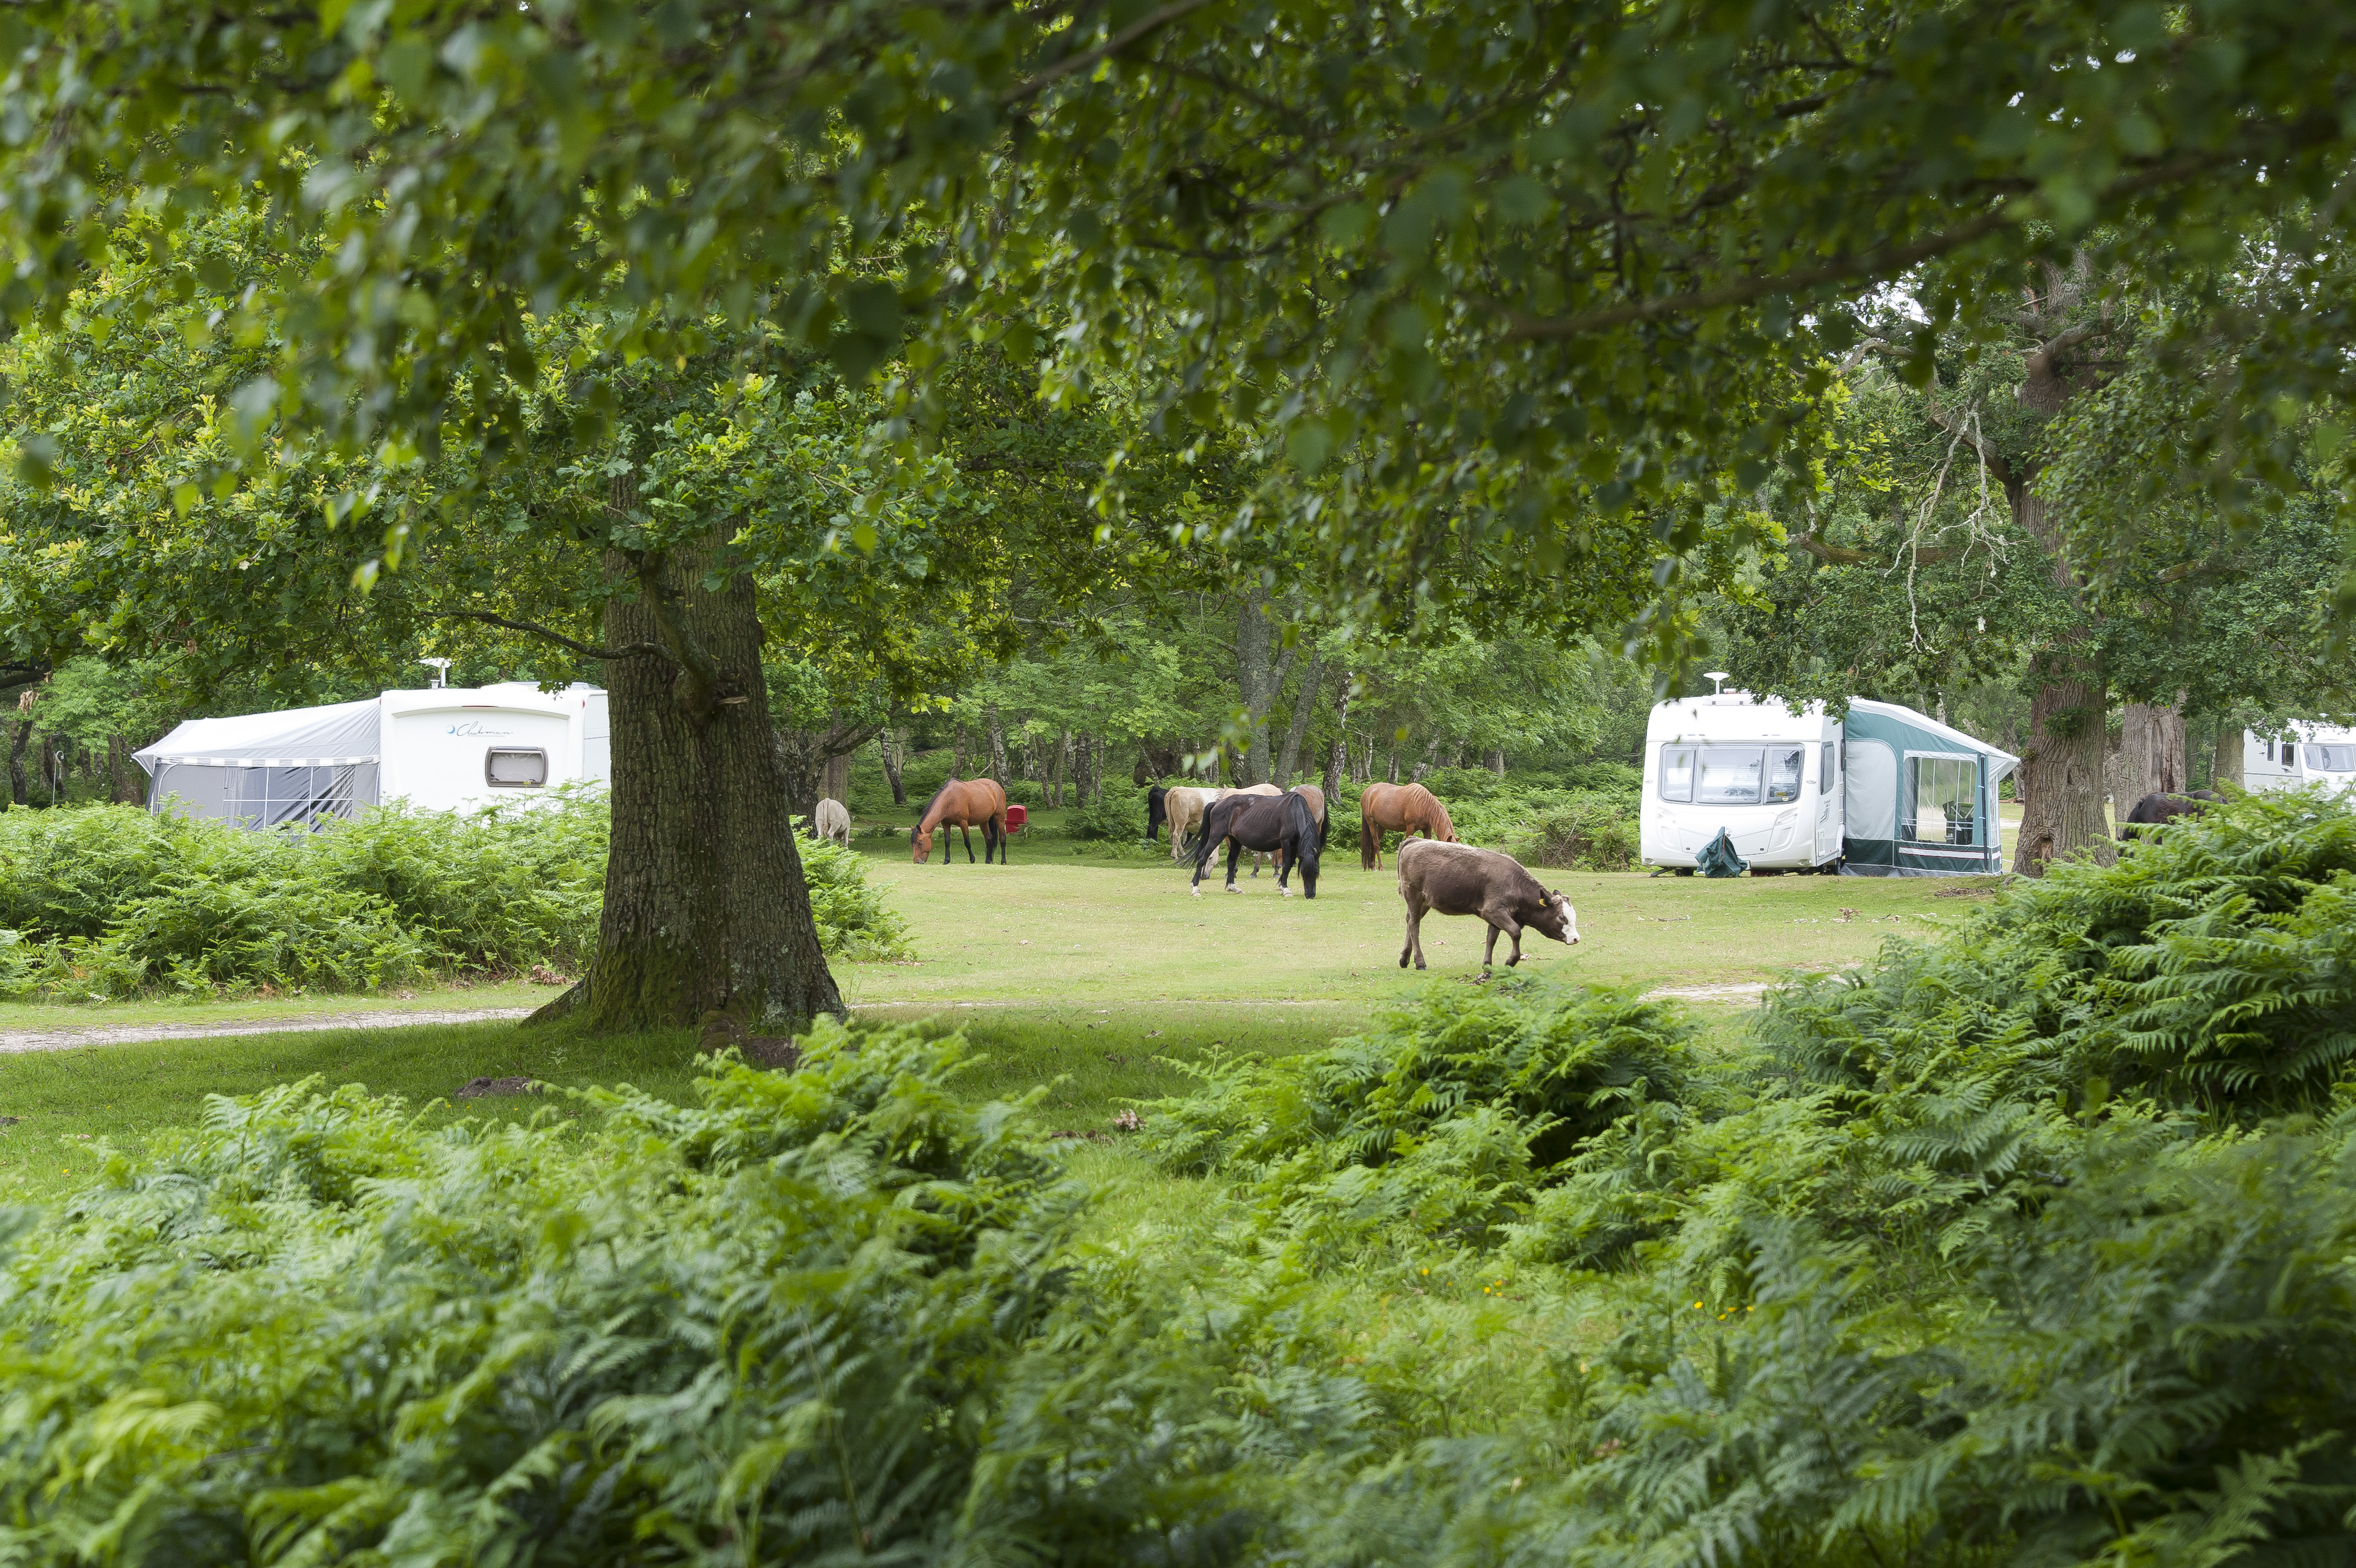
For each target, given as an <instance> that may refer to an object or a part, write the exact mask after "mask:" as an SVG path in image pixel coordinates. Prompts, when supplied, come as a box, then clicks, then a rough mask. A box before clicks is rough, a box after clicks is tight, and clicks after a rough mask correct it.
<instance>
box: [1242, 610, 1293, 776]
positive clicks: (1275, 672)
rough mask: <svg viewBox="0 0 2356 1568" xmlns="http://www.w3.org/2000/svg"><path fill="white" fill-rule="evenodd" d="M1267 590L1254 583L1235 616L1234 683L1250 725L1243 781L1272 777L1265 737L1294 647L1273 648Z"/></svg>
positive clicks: (1273, 630) (1272, 757) (1273, 629)
mask: <svg viewBox="0 0 2356 1568" xmlns="http://www.w3.org/2000/svg"><path fill="white" fill-rule="evenodd" d="M1268 606H1269V596H1268V590H1267V589H1265V588H1263V587H1261V586H1259V585H1258V584H1257V583H1255V584H1254V585H1252V587H1251V591H1250V592H1248V594H1246V595H1245V596H1244V600H1243V608H1242V609H1241V610H1240V611H1238V612H1237V618H1236V684H1237V687H1238V688H1239V689H1240V690H1241V692H1242V693H1243V699H1244V713H1245V715H1246V721H1247V723H1248V725H1249V726H1250V735H1251V745H1250V747H1249V749H1248V751H1247V752H1246V753H1245V756H1244V778H1245V782H1247V783H1250V784H1268V783H1272V782H1274V781H1275V776H1276V757H1275V755H1274V753H1275V747H1274V746H1273V745H1271V744H1270V741H1269V714H1272V713H1273V712H1275V710H1276V703H1277V699H1278V697H1279V696H1280V695H1281V694H1282V693H1283V691H1284V678H1285V676H1286V675H1287V674H1289V673H1290V671H1291V669H1292V659H1293V655H1294V654H1295V653H1296V652H1298V651H1299V650H1298V649H1297V648H1288V649H1285V650H1282V651H1281V652H1279V650H1278V649H1277V635H1276V622H1275V621H1274V620H1272V619H1270V618H1269V614H1268Z"/></svg>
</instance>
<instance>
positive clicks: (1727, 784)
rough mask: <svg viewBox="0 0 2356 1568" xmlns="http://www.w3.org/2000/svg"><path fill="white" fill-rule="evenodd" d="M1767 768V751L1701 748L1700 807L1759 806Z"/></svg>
mask: <svg viewBox="0 0 2356 1568" xmlns="http://www.w3.org/2000/svg"><path fill="white" fill-rule="evenodd" d="M1766 768H1767V748H1766V747H1764V746H1703V747H1702V748H1701V777H1700V778H1698V779H1696V780H1695V781H1694V803H1695V804H1696V805H1697V806H1755V805H1757V804H1758V803H1759V780H1760V776H1761V775H1762V774H1763V773H1764V772H1765V771H1766Z"/></svg>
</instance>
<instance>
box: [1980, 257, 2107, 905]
mask: <svg viewBox="0 0 2356 1568" xmlns="http://www.w3.org/2000/svg"><path fill="white" fill-rule="evenodd" d="M2054 275H2055V276H2056V277H2058V274H2054ZM2062 295H2063V291H2062V289H2061V286H2060V285H2059V284H2058V283H2056V284H2054V285H2053V286H2051V287H2050V288H2049V290H2048V293H2047V296H2046V298H2047V303H2046V305H2045V306H2040V316H2039V319H2040V321H2042V320H2043V314H2042V313H2043V312H2046V311H2050V310H2051V309H2053V308H2054V304H2053V302H2055V301H2057V300H2059V299H2061V297H2062ZM2060 328H2061V317H2060V316H2059V315H2055V316H2054V317H2053V319H2052V320H2051V323H2050V324H2047V325H2045V326H2043V327H2041V328H2040V332H2041V333H2042V332H2050V333H2051V334H2053V335H2052V336H2051V338H2049V339H2048V341H2046V342H2045V343H2043V344H2041V345H2040V347H2039V348H2038V349H2035V350H2034V351H2033V352H2031V353H2030V354H2029V356H2028V360H2027V361H2026V366H2025V370H2026V373H2025V374H2024V376H2023V377H2022V379H2021V381H2020V384H2019V387H2017V388H2016V389H2015V390H2014V395H2015V396H2016V397H2017V398H2018V399H2019V403H2020V405H2021V406H2022V407H2023V408H2025V409H2027V410H2029V412H2030V413H2033V414H2037V415H2040V416H2042V417H2043V418H2046V419H2051V418H2052V417H2053V416H2054V415H2056V414H2058V413H2061V405H2062V403H2064V402H2066V401H2067V400H2068V399H2069V397H2070V396H2071V395H2072V392H2074V391H2076V390H2078V389H2079V384H2080V383H2079V382H2078V381H2075V380H2073V376H2072V368H2071V366H2070V365H2069V364H2068V362H2067V360H2066V359H2065V358H2064V356H2065V353H2066V350H2067V349H2068V348H2069V346H2070V342H2071V338H2070V335H2069V334H2068V333H2064V332H2061V330H2060ZM1974 445H1975V446H1976V447H1977V446H1978V441H1977V439H1976V438H1975V442H1974ZM1982 450H1983V457H1984V460H1987V456H1986V453H1985V449H1984V448H1983V449H1982ZM1990 467H1992V468H1994V469H1995V471H1996V473H1997V478H1998V479H1999V480H2000V481H2001V482H2002V483H2003V485H2004V490H2005V499H2006V500H2007V501H2008V502H2009V503H2010V505H2011V510H2012V518H2013V521H2014V522H2015V523H2016V524H2018V525H2019V528H2020V530H2021V531H2022V532H2025V533H2027V534H2028V535H2029V537H2030V538H2032V539H2034V540H2036V541H2037V542H2038V544H2039V545H2040V547H2041V548H2042V549H2043V550H2044V551H2045V553H2046V559H2047V560H2048V561H2049V562H2050V563H2051V566H2050V570H2051V574H2052V579H2053V583H2054V585H2055V586H2057V587H2059V588H2060V589H2061V591H2062V593H2063V594H2064V595H2065V596H2067V597H2068V598H2069V600H2070V602H2071V603H2072V604H2073V605H2075V606H2076V607H2078V609H2079V612H2080V614H2081V615H2082V617H2083V620H2082V622H2081V623H2080V625H2078V626H2076V627H2074V628H2071V629H2069V630H2067V631H2065V632H2063V633H2062V634H2061V636H2060V638H2059V639H2057V645H2056V646H2055V647H2054V648H2053V649H2052V650H2051V651H2049V652H2048V653H2046V654H2045V655H2044V656H2043V657H2042V658H2041V659H2040V660H2039V671H2040V677H2041V679H2040V683H2039V685H2038V688H2037V691H2036V693H2035V695H2034V696H2032V697H2031V698H2030V700H2029V740H2028V742H2027V744H2026V745H2025V746H2023V747H2022V764H2023V767H2022V771H2023V773H2024V774H2025V776H2026V778H2025V784H2026V788H2025V789H2024V790H2023V792H2022V800H2021V821H2020V839H2019V845H2018V847H2017V848H2016V850H2015V853H2014V855H2013V869H2014V870H2015V871H2017V872H2019V873H2021V874H2022V875H2029V876H2037V875H2042V874H2043V871H2044V867H2045V865H2046V863H2047V862H2049V861H2053V860H2059V859H2061V858H2063V857H2065V856H2070V855H2075V854H2080V853H2082V852H2083V853H2086V854H2091V855H2093V856H2094V858H2095V859H2096V860H2099V861H2102V862H2104V863H2105V864H2107V863H2108V862H2109V861H2110V860H2111V859H2112V858H2113V857H2115V855H2116V854H2117V853H2118V851H2117V845H2116V841H2115V840H2114V839H2113V838H2112V837H2111V832H2110V828H2109V825H2108V824H2107V823H2105V822H2104V820H2103V797H2104V793H2105V789H2104V783H2105V780H2104V776H2103V763H2104V746H2105V744H2106V741H2107V736H2106V735H2105V733H2104V732H2105V730H2106V729H2107V728H2108V720H2109V712H2110V700H2109V691H2108V686H2107V681H2106V677H2105V675H2104V671H2103V668H2102V664H2101V661H2100V660H2099V659H2098V658H2097V657H2096V656H2095V655H2094V653H2092V652H2091V651H2090V650H2088V649H2087V647H2086V643H2087V641H2088V639H2089V636H2090V634H2091V632H2092V631H2093V629H2094V619H2095V618H2094V611H2093V609H2092V607H2090V606H2088V605H2087V604H2086V602H2085V596H2084V594H2083V590H2082V586H2081V585H2080V583H2079V581H2078V575H2077V573H2076V572H2075V571H2073V570H2072V568H2071V565H2070V559H2069V555H2068V553H2066V552H2065V551H2064V549H2063V548H2062V540H2061V530H2060V529H2059V528H2057V527H2056V526H2055V525H2054V522H2053V520H2052V519H2051V517H2050V516H2048V515H2047V513H2046V509H2045V501H2044V499H2043V498H2042V497H2040V496H2039V495H2038V494H2037V489H2036V476H2035V474H2034V473H2030V472H2025V471H2016V470H2015V469H2014V468H2012V467H2010V466H2009V465H2002V464H2000V462H1997V461H1991V463H1990ZM2133 804H2134V802H2133V801H2122V802H2121V803H2120V811H2121V812H2122V813H2123V814H2124V812H2125V811H2126V810H2127V808H2128V807H2130V806H2132V805H2133Z"/></svg>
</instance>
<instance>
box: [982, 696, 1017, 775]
mask: <svg viewBox="0 0 2356 1568" xmlns="http://www.w3.org/2000/svg"><path fill="white" fill-rule="evenodd" d="M984 712H985V714H987V718H988V723H989V725H990V776H991V778H992V779H997V780H998V782H999V785H1000V787H1001V788H1003V787H1005V786H1006V785H1008V784H1011V783H1012V782H1013V781H1014V776H1013V775H1012V774H1011V773H1009V772H1007V770H1006V726H1004V725H1001V724H1000V723H999V722H998V704H997V703H991V704H990V706H989V707H988V708H987V709H986V710H984Z"/></svg>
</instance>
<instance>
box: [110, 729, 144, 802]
mask: <svg viewBox="0 0 2356 1568" xmlns="http://www.w3.org/2000/svg"><path fill="white" fill-rule="evenodd" d="M106 798H107V799H108V800H112V801H114V802H115V803H116V804H117V805H126V806H135V805H137V804H138V803H139V802H138V800H136V799H135V798H134V793H133V791H132V789H131V742H130V741H129V740H127V739H125V738H124V737H123V736H119V735H111V736H107V737H106Z"/></svg>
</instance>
